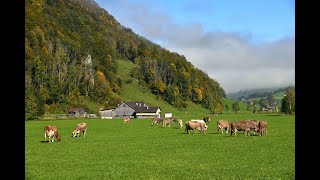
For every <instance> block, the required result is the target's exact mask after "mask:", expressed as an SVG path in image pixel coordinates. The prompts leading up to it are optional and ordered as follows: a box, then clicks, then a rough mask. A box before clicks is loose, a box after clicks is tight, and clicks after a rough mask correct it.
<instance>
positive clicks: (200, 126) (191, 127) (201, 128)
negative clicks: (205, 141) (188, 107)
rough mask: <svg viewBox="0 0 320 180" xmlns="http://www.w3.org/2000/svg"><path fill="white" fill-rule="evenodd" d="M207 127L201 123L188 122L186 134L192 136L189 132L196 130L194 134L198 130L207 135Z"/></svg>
mask: <svg viewBox="0 0 320 180" xmlns="http://www.w3.org/2000/svg"><path fill="white" fill-rule="evenodd" d="M205 126H206V124H205V123H202V122H200V121H187V122H186V129H185V132H186V133H188V134H190V132H189V130H194V132H196V130H199V131H200V132H203V133H205V130H206V127H205Z"/></svg>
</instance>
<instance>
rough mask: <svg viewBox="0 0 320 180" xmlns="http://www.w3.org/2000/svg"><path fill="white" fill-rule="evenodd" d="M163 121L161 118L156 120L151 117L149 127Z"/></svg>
mask: <svg viewBox="0 0 320 180" xmlns="http://www.w3.org/2000/svg"><path fill="white" fill-rule="evenodd" d="M162 121H163V119H162V118H158V117H152V118H151V125H153V126H154V125H157V126H158V125H159V123H160V122H162Z"/></svg>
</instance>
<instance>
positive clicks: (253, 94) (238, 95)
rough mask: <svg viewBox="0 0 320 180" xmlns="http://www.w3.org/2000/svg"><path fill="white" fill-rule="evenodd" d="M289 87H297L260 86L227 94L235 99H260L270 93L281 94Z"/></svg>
mask: <svg viewBox="0 0 320 180" xmlns="http://www.w3.org/2000/svg"><path fill="white" fill-rule="evenodd" d="M289 88H293V89H294V88H295V86H288V87H282V88H260V89H247V90H240V91H238V92H235V93H229V94H227V97H228V98H230V99H234V100H241V99H242V98H244V99H258V98H265V97H268V96H270V95H273V96H278V95H279V96H280V95H282V98H283V95H284V93H285V91H286V90H287V89H289Z"/></svg>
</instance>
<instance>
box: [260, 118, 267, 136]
mask: <svg viewBox="0 0 320 180" xmlns="http://www.w3.org/2000/svg"><path fill="white" fill-rule="evenodd" d="M259 129H260V136H263V135H267V121H266V120H263V121H260V123H259Z"/></svg>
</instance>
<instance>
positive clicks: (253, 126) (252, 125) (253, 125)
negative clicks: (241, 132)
mask: <svg viewBox="0 0 320 180" xmlns="http://www.w3.org/2000/svg"><path fill="white" fill-rule="evenodd" d="M245 121H246V122H247V125H248V129H247V130H248V131H247V132H250V131H252V130H253V131H254V134H256V133H259V134H260V127H259V122H260V121H258V120H245Z"/></svg>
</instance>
